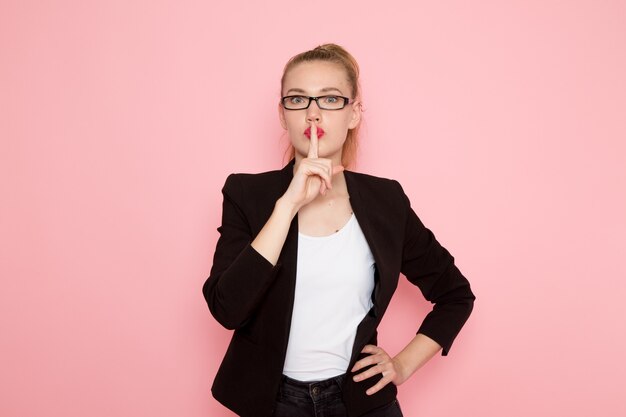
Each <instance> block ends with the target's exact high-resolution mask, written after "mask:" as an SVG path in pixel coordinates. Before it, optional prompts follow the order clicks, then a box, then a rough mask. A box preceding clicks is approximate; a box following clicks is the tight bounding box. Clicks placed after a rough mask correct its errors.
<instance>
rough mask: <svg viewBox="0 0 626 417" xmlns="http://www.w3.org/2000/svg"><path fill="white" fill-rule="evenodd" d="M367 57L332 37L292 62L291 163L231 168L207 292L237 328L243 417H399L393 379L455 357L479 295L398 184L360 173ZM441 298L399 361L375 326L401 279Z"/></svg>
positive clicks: (284, 108)
mask: <svg viewBox="0 0 626 417" xmlns="http://www.w3.org/2000/svg"><path fill="white" fill-rule="evenodd" d="M358 75H359V70H358V65H357V63H356V61H355V60H354V58H353V57H352V56H351V55H350V54H349V53H348V52H347V51H345V50H344V49H343V48H341V47H340V46H338V45H334V44H326V45H321V46H318V47H317V48H315V49H313V50H310V51H306V52H303V53H301V54H299V55H296V56H294V57H293V58H292V59H291V60H290V61H289V62H288V63H287V65H286V66H285V70H284V72H283V77H282V80H281V100H280V103H279V107H278V111H279V116H280V122H281V125H282V126H283V128H284V129H286V130H287V132H288V134H289V138H290V140H291V145H292V147H293V149H292V158H291V160H290V162H289V163H288V164H287V165H286V166H284V167H283V168H282V169H281V170H275V171H269V172H264V173H259V174H231V175H229V176H228V178H227V179H226V183H225V185H224V187H223V189H222V193H223V195H224V202H223V213H222V225H221V226H220V227H219V228H218V231H219V232H220V237H219V239H218V242H217V246H216V251H215V255H214V259H213V266H212V268H211V273H210V276H209V278H208V279H207V280H206V282H205V284H204V286H203V294H204V297H205V299H206V301H207V303H208V306H209V309H210V311H211V313H212V314H213V316H214V317H215V318H216V319H217V320H218V321H219V322H220V323H221V324H222V325H223V326H225V327H226V328H228V329H234V330H235V331H234V334H233V338H232V340H231V342H230V345H229V347H228V350H227V352H226V355H225V357H224V360H223V361H222V364H221V366H220V369H219V371H218V373H217V375H216V378H215V381H214V383H213V387H212V392H213V395H214V397H215V398H216V399H217V400H218V401H220V402H221V403H222V404H224V405H225V406H226V407H228V408H230V409H231V410H233V411H234V412H236V413H237V414H239V415H242V416H254V417H264V416H267V417H269V416H275V417H283V416H288V417H299V416H321V415H323V416H349V417H352V416H369V417H375V416H381V417H382V416H401V415H402V413H401V411H400V407H399V404H398V401H397V399H396V393H397V389H396V386H397V385H400V384H402V383H403V382H404V381H406V380H407V379H408V378H409V377H410V376H411V375H412V374H413V373H414V372H415V371H416V370H417V369H419V368H420V367H421V366H422V365H423V364H424V363H425V362H427V361H428V360H429V359H430V358H432V357H433V356H434V355H435V354H436V353H437V352H438V351H439V350H442V355H447V354H448V351H449V349H450V346H451V344H452V342H453V340H454V338H455V337H456V335H457V334H458V333H459V331H460V330H461V328H462V326H463V325H464V323H465V322H466V320H467V318H468V317H469V315H470V313H471V311H472V308H473V302H474V300H475V296H474V294H473V293H472V291H471V289H470V284H469V282H468V281H467V279H466V278H465V277H464V276H463V275H462V274H461V272H460V271H459V270H458V268H457V267H456V266H455V265H454V258H453V257H452V256H451V255H450V253H449V252H448V251H447V250H446V249H445V248H443V247H442V246H441V245H440V244H439V243H438V242H437V240H436V239H435V236H434V235H433V234H432V233H431V231H430V230H429V229H427V228H426V227H425V226H424V225H423V224H422V222H421V221H420V219H419V218H418V217H417V215H416V214H415V212H414V211H413V210H412V208H411V206H410V202H409V199H408V197H407V196H406V195H405V194H404V192H403V189H402V187H401V186H400V184H399V183H398V182H397V181H395V180H391V179H386V178H381V177H375V176H371V175H367V174H362V173H356V172H353V171H350V170H348V169H346V168H347V167H350V164H351V162H352V159H353V157H354V154H355V149H356V140H357V131H358V127H359V123H360V120H361V102H360V91H359V82H358ZM400 273H402V274H404V275H405V276H406V277H407V279H408V280H409V281H410V282H412V283H413V284H415V285H417V286H418V287H419V288H420V290H421V291H422V293H423V294H424V297H425V298H426V299H427V300H429V301H431V302H433V303H435V306H434V308H433V310H432V311H431V312H430V313H429V314H428V315H427V316H426V318H425V319H424V320H423V322H422V324H421V326H420V328H419V330H418V332H417V334H416V336H415V338H414V339H413V340H412V341H411V342H410V343H409V344H408V345H407V346H406V348H405V349H403V350H402V351H401V352H400V353H399V354H398V355H396V356H395V357H391V356H389V354H388V353H387V352H386V351H385V350H384V349H383V348H382V347H380V346H378V345H377V333H376V328H377V326H378V324H379V323H380V320H381V319H382V316H383V314H384V312H385V310H386V308H387V306H388V304H389V301H390V300H391V297H392V295H393V292H394V291H395V288H396V286H397V282H398V277H399V274H400Z"/></svg>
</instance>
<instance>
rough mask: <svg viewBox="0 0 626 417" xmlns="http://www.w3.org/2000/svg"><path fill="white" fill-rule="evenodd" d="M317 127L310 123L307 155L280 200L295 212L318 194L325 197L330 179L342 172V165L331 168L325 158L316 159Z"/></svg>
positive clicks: (317, 149)
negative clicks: (289, 205)
mask: <svg viewBox="0 0 626 417" xmlns="http://www.w3.org/2000/svg"><path fill="white" fill-rule="evenodd" d="M318 151H319V145H318V138H317V126H316V125H315V123H314V122H312V123H311V139H310V142H309V153H308V155H307V157H306V158H303V159H302V160H301V161H300V164H299V166H298V169H297V170H296V172H295V173H294V175H293V178H292V180H291V183H290V184H289V188H287V191H285V194H283V196H282V198H283V199H284V200H285V201H287V202H288V203H289V204H291V205H293V207H294V208H295V209H296V211H297V210H300V208H301V207H303V206H305V205H307V204H309V203H310V202H311V201H313V200H314V199H315V197H317V195H318V194H322V195H325V194H326V189H327V188H328V189H330V188H332V187H333V186H332V177H333V176H334V175H335V174H337V173H339V172H341V171H343V170H344V167H343V165H336V166H334V167H333V165H332V161H331V160H330V159H327V158H318Z"/></svg>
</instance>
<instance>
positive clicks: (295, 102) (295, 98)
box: [289, 96, 305, 104]
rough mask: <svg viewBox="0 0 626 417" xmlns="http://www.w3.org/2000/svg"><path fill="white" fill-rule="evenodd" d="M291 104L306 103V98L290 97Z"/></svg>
mask: <svg viewBox="0 0 626 417" xmlns="http://www.w3.org/2000/svg"><path fill="white" fill-rule="evenodd" d="M289 102H290V103H291V104H302V103H304V102H305V98H304V97H303V96H293V97H289Z"/></svg>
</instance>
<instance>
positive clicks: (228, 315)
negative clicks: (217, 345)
mask: <svg viewBox="0 0 626 417" xmlns="http://www.w3.org/2000/svg"><path fill="white" fill-rule="evenodd" d="M202 294H203V296H204V299H205V301H206V303H207V306H208V307H209V311H210V312H211V315H212V316H213V318H215V320H216V321H217V322H218V323H219V324H220V325H221V326H222V327H224V328H225V329H228V330H236V329H238V328H240V327H242V326H243V325H244V323H245V321H246V320H245V317H243V316H242V315H241V314H239V313H238V312H237V311H236V308H232V307H229V304H230V303H226V302H225V301H224V298H223V297H222V296H221V295H220V291H219V287H218V286H217V285H214V280H212V279H211V278H209V279H207V281H206V282H205V283H204V286H203V287H202Z"/></svg>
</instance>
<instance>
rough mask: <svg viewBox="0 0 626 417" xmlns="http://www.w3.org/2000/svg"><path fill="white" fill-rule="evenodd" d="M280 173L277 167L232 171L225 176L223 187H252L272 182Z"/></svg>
mask: <svg viewBox="0 0 626 417" xmlns="http://www.w3.org/2000/svg"><path fill="white" fill-rule="evenodd" d="M280 175H281V170H279V169H275V170H271V171H264V172H257V173H249V172H233V173H231V174H228V176H227V177H226V181H225V183H224V188H226V189H232V188H233V187H242V186H243V187H249V186H252V187H254V186H262V185H264V184H272V183H275V182H276V181H277V179H278V178H280Z"/></svg>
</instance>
